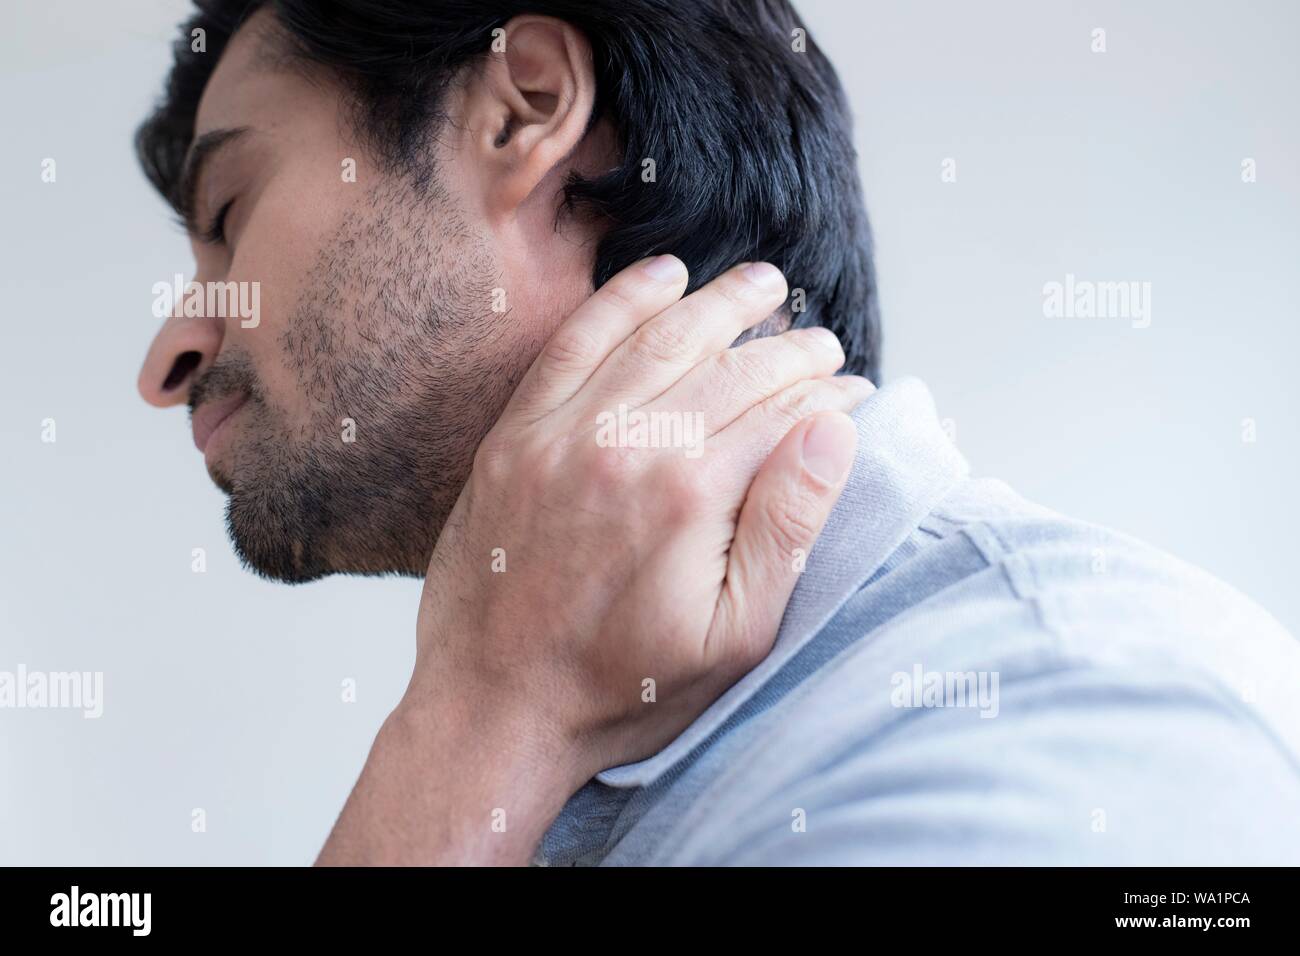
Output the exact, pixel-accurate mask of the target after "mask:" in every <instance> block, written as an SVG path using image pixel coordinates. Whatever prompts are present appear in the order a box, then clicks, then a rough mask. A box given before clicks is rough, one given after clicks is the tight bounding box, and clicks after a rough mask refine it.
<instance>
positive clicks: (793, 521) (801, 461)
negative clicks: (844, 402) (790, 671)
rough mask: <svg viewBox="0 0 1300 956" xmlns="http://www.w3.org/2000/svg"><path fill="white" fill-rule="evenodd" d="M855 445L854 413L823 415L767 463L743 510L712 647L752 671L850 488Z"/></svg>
mask: <svg viewBox="0 0 1300 956" xmlns="http://www.w3.org/2000/svg"><path fill="white" fill-rule="evenodd" d="M857 441H858V430H857V426H855V425H854V424H853V420H852V419H851V418H849V416H848V415H846V414H844V413H843V412H838V411H827V412H818V413H817V414H815V415H811V416H809V417H808V418H805V419H804V420H803V421H801V422H800V423H799V424H798V425H796V426H795V427H794V428H792V429H791V430H790V432H789V434H787V435H786V436H785V438H784V439H782V440H781V443H780V444H779V445H777V446H776V448H775V449H774V450H773V452H772V454H771V455H770V456H769V457H768V459H767V461H766V462H764V463H763V466H762V468H760V469H759V472H758V474H757V475H756V476H755V477H754V481H753V483H752V484H751V485H750V486H749V493H748V494H747V495H746V496H745V502H744V504H743V505H742V506H741V509H740V518H739V520H738V521H737V523H736V535H735V538H734V539H733V541H732V545H731V551H730V554H729V555H728V559H727V577H726V580H725V582H724V583H723V587H722V596H721V599H720V601H719V608H718V613H717V614H715V616H714V624H713V628H712V630H711V632H710V634H709V638H710V642H709V643H710V644H711V645H713V646H717V647H719V648H726V649H727V651H726V653H727V654H728V655H730V654H731V653H734V654H736V655H737V657H738V658H743V659H744V660H745V661H746V662H747V663H749V664H750V665H751V666H752V664H754V663H757V662H758V661H759V660H761V659H762V657H763V656H764V655H766V654H767V652H768V651H769V650H771V648H772V642H773V641H774V640H775V638H776V632H777V630H778V628H779V627H780V625H781V617H782V615H783V614H784V613H785V606H786V603H787V602H788V601H789V600H790V594H791V592H792V591H793V590H794V585H795V582H796V581H798V579H799V574H800V572H801V571H802V570H803V567H804V560H805V559H806V558H807V556H808V552H809V551H811V550H812V546H813V542H814V541H816V540H817V536H818V535H819V534H821V530H822V526H823V525H825V524H826V519H827V518H828V517H829V516H830V513H831V509H832V508H834V507H835V502H836V501H838V500H839V497H840V492H841V491H843V490H844V483H845V481H846V480H847V479H848V476H849V471H850V469H851V468H852V466H853V453H854V450H855V449H856V447H857Z"/></svg>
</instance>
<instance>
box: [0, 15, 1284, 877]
mask: <svg viewBox="0 0 1300 956" xmlns="http://www.w3.org/2000/svg"><path fill="white" fill-rule="evenodd" d="M799 6H800V9H801V10H802V11H803V13H804V16H805V18H806V20H807V21H808V23H809V26H810V28H811V32H812V34H813V36H814V38H816V39H817V41H818V42H819V43H821V45H822V46H823V47H824V48H825V49H826V50H827V51H828V53H829V55H830V56H831V59H832V60H833V62H834V63H835V64H836V65H837V66H838V68H839V70H840V74H841V77H842V79H843V81H844V85H845V87H846V89H847V90H848V92H849V96H850V99H851V101H852V103H853V107H854V110H855V114H856V117H857V130H856V134H857V142H858V147H859V152H860V154H861V171H862V177H863V183H864V187H865V190H866V195H867V202H868V208H869V211H870V213H871V215H872V218H873V222H874V226H875V231H876V236H877V240H878V260H877V261H878V265H879V269H880V276H881V285H882V303H883V310H884V316H885V335H886V339H885V349H886V351H885V371H886V378H893V377H897V376H899V375H902V374H917V375H920V376H921V377H923V378H924V379H926V381H927V382H928V383H929V385H930V386H931V388H932V390H933V391H934V393H935V395H936V397H937V399H938V402H939V406H940V412H941V415H943V416H945V417H949V418H951V419H952V420H953V422H954V423H955V425H956V434H957V439H958V443H959V444H960V446H961V447H962V449H963V450H964V451H965V452H966V454H967V456H968V457H969V458H970V459H971V461H972V462H973V464H974V466H975V468H976V470H977V471H978V472H980V473H984V474H993V475H997V476H998V477H1001V478H1004V479H1006V480H1007V481H1009V482H1010V483H1011V484H1012V485H1014V486H1015V487H1017V488H1018V489H1019V490H1020V491H1022V492H1023V493H1025V494H1026V495H1028V496H1029V497H1031V498H1034V499H1036V500H1038V501H1040V502H1041V503H1043V504H1046V505H1049V506H1051V507H1054V508H1057V509H1059V510H1061V511H1064V512H1067V513H1069V514H1071V515H1074V516H1077V517H1081V518H1086V519H1090V520H1094V521H1097V522H1101V523H1104V524H1108V525H1112V526H1115V527H1119V528H1122V529H1124V530H1126V531H1129V532H1131V533H1133V534H1135V535H1137V536H1139V537H1142V538H1145V539H1147V540H1149V541H1151V542H1153V543H1155V544H1157V545H1159V546H1161V547H1163V548H1165V549H1167V550H1170V551H1172V552H1174V553H1176V554H1178V555H1180V556H1182V557H1184V558H1187V559H1188V560H1191V561H1192V562H1194V563H1196V564H1199V565H1201V566H1203V567H1205V568H1207V569H1209V570H1210V571H1212V572H1214V573H1215V574H1217V575H1219V576H1221V577H1223V578H1224V579H1226V580H1227V581H1229V582H1230V583H1232V584H1234V585H1236V586H1237V587H1238V588H1240V589H1241V590H1243V591H1244V592H1245V593H1247V594H1249V595H1250V596H1252V597H1254V598H1255V599H1256V600H1257V601H1259V602H1260V603H1261V604H1263V605H1264V606H1265V607H1267V608H1269V609H1270V610H1272V611H1273V613H1274V614H1275V615H1276V616H1277V617H1278V618H1279V619H1280V620H1281V621H1282V622H1283V623H1285V624H1287V625H1288V626H1289V627H1290V628H1291V629H1292V630H1293V631H1296V630H1300V593H1297V592H1298V589H1297V588H1296V587H1295V586H1294V584H1293V580H1292V579H1293V577H1294V568H1295V562H1294V560H1293V558H1292V553H1291V542H1292V540H1293V537H1294V533H1295V530H1296V528H1297V517H1300V505H1297V499H1296V495H1295V493H1294V484H1295V473H1296V467H1297V464H1298V463H1300V461H1298V459H1300V433H1298V432H1297V428H1296V423H1295V417H1294V416H1295V412H1296V410H1297V409H1298V408H1300V401H1298V400H1297V399H1300V386H1298V385H1297V384H1296V378H1295V375H1294V374H1293V367H1294V356H1295V355H1296V353H1297V351H1298V348H1297V347H1298V346H1300V336H1298V334H1297V331H1296V318H1297V315H1296V313H1297V308H1296V299H1295V287H1296V278H1297V275H1296V273H1297V263H1300V232H1297V222H1298V221H1300V217H1298V216H1297V212H1298V211H1300V109H1297V108H1296V102H1297V93H1298V92H1300V82H1298V71H1300V67H1297V60H1296V57H1295V56H1294V52H1293V49H1292V46H1293V44H1294V41H1295V38H1296V36H1297V35H1298V34H1300V15H1298V14H1297V12H1296V11H1297V9H1298V8H1297V5H1296V4H1294V3H1291V2H1285V0H1280V2H1273V3H1266V2H1255V3H1251V4H1237V3H1219V4H1212V3H1189V2H1183V0H1179V2H1173V0H1170V2H1164V3H1154V2H1148V3H1142V4H1121V3H1071V4H1068V5H1067V4H1065V3H1048V2H1024V3H1006V2H1003V3H994V4H989V5H985V4H972V3H966V2H944V3H937V2H931V3H924V2H912V0H908V2H903V0H897V2H889V3H862V2H858V0H814V2H805V3H802V4H799ZM186 11H187V4H185V3H183V2H180V0H130V2H128V0H115V2H113V3H99V2H91V0H83V2H73V0H43V2H41V3H25V4H7V5H6V6H5V10H4V13H3V28H0V51H2V52H0V129H2V130H3V139H2V142H3V146H2V147H0V190H2V193H0V210H2V211H3V221H2V223H0V302H3V304H4V307H5V310H6V315H5V317H4V322H3V331H4V337H3V341H0V402H2V404H0V438H2V442H0V449H2V451H0V454H2V455H3V458H2V459H0V545H2V547H0V670H9V671H13V670H14V669H15V668H16V667H17V665H18V664H19V663H22V664H25V665H26V666H27V667H28V668H30V669H35V670H45V671H58V670H80V671H103V672H104V675H105V678H104V679H105V684H106V687H105V711H104V716H103V717H102V718H101V719H99V720H97V721H96V720H84V719H83V718H82V717H81V715H80V714H79V713H76V712H68V711H56V710H46V711H31V710H24V711H18V710H0V863H10V864H13V863H19V864H36V863H48V864H72V863H76V864H108V863H129V864H143V863H158V864H167V863H285V864H294V863H306V862H309V861H310V860H311V859H312V858H313V857H314V855H315V853H316V851H317V850H318V848H319V846H320V844H321V842H322V841H323V839H324V837H325V835H326V833H327V832H328V830H329V827H330V825H331V823H332V822H333V819H334V817H335V815H336V814H337V812H338V810H339V808H340V806H341V805H342V802H343V799H344V798H345V796H346V794H347V791H348V789H349V787H350V786H351V784H352V782H353V780H354V779H355V776H356V773H357V771H358V769H359V768H360V766H361V763H362V761H363V759H364V757H365V753H366V750H367V748H368V746H369V743H370V740H371V739H372V736H373V734H374V732H375V730H376V729H377V727H378V725H379V723H380V722H381V721H382V719H383V717H384V715H385V714H386V713H387V711H388V709H389V708H390V707H391V706H392V704H393V703H394V702H395V700H396V698H397V696H398V694H399V693H400V692H401V690H402V688H403V687H404V686H405V681H406V677H407V674H408V672H409V668H410V664H411V661H412V657H413V653H412V640H413V631H414V620H415V610H416V599H417V597H418V593H419V585H418V582H414V581H397V580H390V581H375V580H365V579H335V580H330V581H325V582H321V583H317V584H312V585H309V586H305V587H299V588H288V587H284V586H281V585H272V584H267V583H263V582H261V581H259V580H257V579H255V578H253V577H252V576H250V575H249V574H247V573H245V572H243V571H242V570H241V569H240V568H239V566H238V563H237V562H236V560H235V558H234V556H233V554H232V552H231V550H230V546H229V544H228V542H227V540H226V536H225V531H224V525H223V517H222V513H223V498H222V496H221V495H220V494H219V493H218V492H217V491H216V490H215V489H214V488H213V487H212V486H211V484H210V483H209V481H208V479H207V477H206V475H205V473H204V471H203V468H202V464H201V460H200V457H199V455H198V453H197V452H196V451H195V450H194V448H193V446H192V444H191V441H190V437H189V429H188V426H187V423H186V420H185V413H184V411H183V410H181V409H174V410H171V411H170V412H168V413H159V412H156V411H154V410H152V409H149V408H147V407H146V406H145V405H144V404H143V402H142V401H141V400H140V399H139V398H138V396H137V395H136V393H135V388H134V382H135V376H136V372H137V370H138V367H139V363H140V360H141V358H142V356H143V353H144V350H145V347H146V345H147V344H148V342H149V339H150V337H151V336H152V334H153V331H154V326H155V320H154V318H153V316H152V315H151V312H150V304H151V302H152V292H151V289H152V286H153V284H154V283H155V282H158V281H170V279H171V277H172V275H173V273H175V272H178V271H179V272H183V273H185V274H186V275H187V276H188V275H189V272H190V268H191V264H190V258H189V252H188V248H187V246H186V244H185V242H184V240H183V238H182V237H181V235H180V234H179V232H178V231H177V230H176V229H175V228H173V227H172V226H171V225H170V222H169V216H168V213H167V211H166V210H165V209H164V207H163V205H162V203H161V201H160V200H159V199H157V198H156V197H155V196H154V195H153V194H152V192H151V191H150V190H149V188H148V187H147V185H146V184H145V181H144V179H143V177H142V176H141V174H140V173H139V171H138V169H137V167H136V164H135V160H134V158H133V155H132V151H131V145H130V140H131V134H132V131H133V129H134V127H135V125H136V124H137V123H138V122H139V120H140V119H141V118H142V117H143V116H144V115H145V113H146V111H147V108H148V106H149V104H150V103H151V102H152V100H153V98H154V97H155V95H156V94H157V93H158V92H160V90H161V84H162V80H163V76H164V72H165V69H166V67H167V64H168V62H169V50H168V44H169V41H170V39H171V38H172V36H173V32H174V28H175V25H176V24H177V23H178V22H179V21H180V20H181V19H183V17H184V16H185V15H186ZM1096 27H1102V28H1104V29H1105V30H1106V40H1107V48H1108V49H1107V52H1106V53H1104V54H1094V53H1092V52H1090V44H1091V31H1092V30H1093V29H1094V28H1096ZM46 157H53V158H55V159H56V161H57V164H58V179H57V182H56V183H55V184H44V183H42V182H41V180H40V164H41V161H42V159H44V158H46ZM948 157H951V158H953V159H955V160H956V164H957V182H955V183H943V182H941V180H940V170H941V162H942V161H943V160H944V159H945V158H948ZM1246 157H1251V158H1253V159H1255V160H1256V162H1257V166H1258V182H1256V183H1253V184H1243V183H1242V181H1241V176H1240V168H1241V162H1242V160H1243V158H1246ZM1066 273H1073V274H1075V275H1076V276H1078V277H1079V278H1080V279H1091V280H1102V281H1121V280H1135V281H1140V282H1150V283H1151V285H1152V322H1151V326H1150V328H1147V329H1134V328H1132V327H1131V323H1130V322H1128V321H1125V320H1122V319H1109V320H1091V321H1089V320H1049V319H1046V318H1044V316H1043V309H1042V290H1043V285H1044V283H1047V282H1050V281H1054V280H1055V281H1062V280H1063V279H1064V277H1065V274H1066ZM45 418H54V419H55V420H56V422H57V429H58V431H57V435H58V440H57V442H56V443H55V444H44V443H42V442H41V440H40V435H41V422H42V420H43V419H45ZM1246 418H1251V419H1254V420H1255V422H1256V426H1257V430H1258V432H1257V433H1258V440H1257V441H1256V442H1255V443H1253V444H1247V443H1243V441H1242V420H1243V419H1246ZM196 547H203V548H206V549H207V560H208V570H207V573H206V574H194V573H192V572H191V570H190V563H191V549H193V548H196ZM345 678H352V679H354V680H356V682H357V686H358V693H359V700H358V702H357V703H356V704H353V705H347V704H343V703H341V702H340V686H341V682H342V681H343V680H344V679H345ZM194 808H203V809H204V810H205V811H206V813H207V824H208V828H207V832H206V833H201V834H200V833H193V832H191V827H190V821H191V811H192V810H193V809H194Z"/></svg>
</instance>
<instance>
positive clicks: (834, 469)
mask: <svg viewBox="0 0 1300 956" xmlns="http://www.w3.org/2000/svg"><path fill="white" fill-rule="evenodd" d="M855 434H856V426H855V425H854V424H853V421H852V419H850V418H849V417H848V416H847V415H840V414H828V415H818V416H817V417H816V418H814V419H813V423H812V425H811V426H809V428H808V431H807V432H805V433H804V436H803V466H804V468H806V469H808V471H809V473H811V474H812V475H813V476H814V477H816V478H819V479H820V480H822V481H823V482H825V483H826V484H828V485H836V484H839V483H840V482H841V481H842V480H843V479H844V476H845V475H847V474H848V473H849V469H850V468H851V467H853V446H854V442H853V438H854V435H855Z"/></svg>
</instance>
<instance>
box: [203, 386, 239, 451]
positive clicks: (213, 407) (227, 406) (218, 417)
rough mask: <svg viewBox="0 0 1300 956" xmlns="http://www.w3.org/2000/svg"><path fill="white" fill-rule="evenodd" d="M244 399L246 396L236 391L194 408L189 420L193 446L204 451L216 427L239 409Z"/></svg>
mask: <svg viewBox="0 0 1300 956" xmlns="http://www.w3.org/2000/svg"><path fill="white" fill-rule="evenodd" d="M246 401H248V396H247V395H246V394H244V393H243V392H238V393H236V394H234V395H228V396H226V397H225V398H221V399H217V400H216V401H213V402H206V403H204V404H203V405H200V406H199V407H198V408H196V409H195V410H194V416H193V418H192V419H191V420H190V428H191V429H192V430H193V431H194V447H195V448H197V449H198V450H199V451H200V452H206V451H207V449H208V443H209V442H210V441H211V440H212V436H213V435H215V434H216V432H217V429H218V428H220V427H221V424H222V423H223V422H224V421H225V420H226V419H227V418H229V417H230V416H231V415H233V414H235V412H237V411H239V409H240V408H241V407H242V406H243V404H244V402H246Z"/></svg>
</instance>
